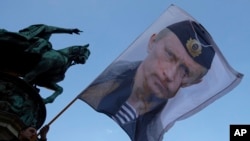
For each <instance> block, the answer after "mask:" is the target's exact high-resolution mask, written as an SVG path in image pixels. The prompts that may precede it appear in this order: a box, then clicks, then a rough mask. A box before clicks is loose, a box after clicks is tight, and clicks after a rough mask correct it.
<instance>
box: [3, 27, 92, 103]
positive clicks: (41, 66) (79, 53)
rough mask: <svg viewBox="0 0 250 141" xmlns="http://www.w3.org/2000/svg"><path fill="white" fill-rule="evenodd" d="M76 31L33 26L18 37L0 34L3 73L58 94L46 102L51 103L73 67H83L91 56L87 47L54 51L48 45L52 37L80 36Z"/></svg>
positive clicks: (16, 35) (78, 31)
mask: <svg viewBox="0 0 250 141" xmlns="http://www.w3.org/2000/svg"><path fill="white" fill-rule="evenodd" d="M80 32H82V31H80V30H79V29H77V28H74V29H64V28H60V27H54V26H48V25H44V24H36V25H31V26H29V27H27V28H24V29H22V30H20V31H19V32H18V33H16V32H10V31H7V30H5V29H1V30H0V70H1V71H2V72H7V73H10V74H12V75H16V76H18V77H22V78H23V79H24V80H25V81H26V82H28V83H30V84H32V85H33V86H36V85H37V86H41V87H46V88H49V89H52V90H54V91H55V92H54V93H53V94H52V95H51V96H49V97H47V98H45V99H44V103H45V104H47V103H52V102H53V101H54V99H55V98H56V97H57V96H58V95H59V94H61V93H62V92H63V88H62V87H61V86H59V85H58V84H57V83H58V82H59V81H62V80H63V79H64V74H65V72H66V71H67V69H68V68H69V67H70V66H72V65H74V64H84V63H85V61H86V60H87V59H88V57H89V55H90V51H89V49H88V46H89V45H88V44H87V45H83V46H78V45H77V46H71V47H66V48H64V49H60V50H55V49H53V48H52V44H51V43H50V42H49V38H50V36H51V35H52V34H53V33H69V34H73V33H75V34H79V33H80Z"/></svg>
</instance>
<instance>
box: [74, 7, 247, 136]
mask: <svg viewBox="0 0 250 141" xmlns="http://www.w3.org/2000/svg"><path fill="white" fill-rule="evenodd" d="M242 78H243V74H241V73H240V72H238V71H236V70H235V69H233V68H232V67H231V66H230V64H229V63H228V62H227V60H226V59H225V58H224V56H223V54H222V53H221V52H220V50H219V48H218V47H217V45H216V43H215V42H214V40H213V38H212V36H211V35H210V34H209V32H208V31H207V30H206V28H205V27H204V26H202V24H201V23H199V22H198V21H197V20H195V19H194V18H193V17H192V16H191V15H189V14H188V13H187V12H185V11H184V10H182V9H181V8H179V7H177V6H175V5H171V6H169V7H168V9H167V10H166V11H165V12H163V14H162V15H161V16H160V17H159V18H158V19H157V20H156V21H155V22H154V23H153V24H152V25H151V26H149V28H148V29H147V30H146V31H144V32H143V33H142V34H141V35H140V36H139V37H138V38H136V40H135V41H133V42H132V44H131V45H130V46H129V47H128V48H127V49H126V50H125V51H124V52H122V53H121V55H120V56H118V57H117V59H115V60H114V61H113V62H112V63H111V64H110V65H109V66H108V67H107V68H106V69H105V70H104V71H103V72H102V73H101V74H100V75H98V76H97V78H96V79H95V80H93V82H92V83H91V84H90V85H89V86H88V87H87V88H86V89H84V90H83V91H82V92H81V93H80V94H79V95H78V98H79V99H81V100H83V101H84V102H86V103H87V104H88V105H90V106H91V107H92V108H93V109H94V110H96V111H97V112H100V113H103V114H105V115H106V116H108V117H110V118H111V119H112V120H114V122H116V123H117V124H119V126H120V127H121V128H122V129H123V130H124V131H125V132H126V133H127V135H128V136H129V137H130V139H131V140H132V141H161V140H162V139H163V136H164V133H165V132H167V131H168V130H169V129H170V128H171V127H172V126H173V125H174V123H175V122H176V121H179V120H183V119H186V118H188V117H190V116H192V115H194V114H196V113H198V112H199V111H201V110H202V109H204V108H205V107H206V106H208V105H209V104H211V103H213V102H214V101H215V100H217V99H219V98H221V97H222V96H224V95H225V94H227V93H229V92H230V91H231V90H232V89H234V88H235V87H236V86H237V85H238V84H239V83H240V81H241V79H242ZM215 84H216V85H215Z"/></svg>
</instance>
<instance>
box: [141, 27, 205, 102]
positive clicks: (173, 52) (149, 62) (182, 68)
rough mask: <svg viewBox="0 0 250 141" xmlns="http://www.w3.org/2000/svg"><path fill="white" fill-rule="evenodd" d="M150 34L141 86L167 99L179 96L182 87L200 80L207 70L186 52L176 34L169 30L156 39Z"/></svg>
mask: <svg viewBox="0 0 250 141" xmlns="http://www.w3.org/2000/svg"><path fill="white" fill-rule="evenodd" d="M157 36H158V35H156V34H154V35H152V36H151V39H150V42H149V47H148V56H147V57H146V59H145V60H144V61H143V62H142V64H141V65H140V66H139V68H138V72H139V73H141V76H142V77H140V79H141V81H140V82H142V83H141V87H142V88H143V89H145V90H147V93H151V94H154V95H155V96H156V97H159V98H163V99H168V98H172V97H174V96H175V95H176V93H177V91H178V90H179V88H180V87H186V86H190V85H193V84H196V83H198V82H200V81H201V78H202V76H204V75H205V73H206V72H207V69H206V68H204V67H203V66H201V65H200V64H198V63H196V62H195V61H194V60H193V59H192V58H191V57H190V56H189V55H188V53H187V52H186V50H185V48H184V47H183V45H182V43H181V42H180V41H179V39H178V38H177V36H176V35H175V34H174V33H173V32H171V31H169V33H168V34H167V35H166V36H164V37H161V38H160V39H157Z"/></svg>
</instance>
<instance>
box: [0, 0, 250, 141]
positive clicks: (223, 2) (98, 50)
mask: <svg viewBox="0 0 250 141" xmlns="http://www.w3.org/2000/svg"><path fill="white" fill-rule="evenodd" d="M171 4H175V5H176V6H178V7H180V8H182V9H183V10H185V11H186V12H187V13H189V14H190V15H192V16H193V17H194V18H195V19H196V20H197V21H199V22H200V23H201V24H202V25H203V26H204V27H205V28H206V29H207V30H208V31H209V33H210V34H211V35H212V37H213V39H214V41H215V42H216V44H217V45H218V47H219V48H220V50H221V52H222V53H223V55H224V57H225V58H226V60H227V61H228V63H229V64H230V65H231V66H232V67H233V68H234V69H235V70H237V71H238V72H241V73H243V74H244V78H243V79H242V81H241V83H240V84H239V85H238V86H237V87H236V88H235V89H233V90H232V91H230V92H229V93H228V94H226V95H225V96H223V97H221V98H220V99H218V100H216V101H215V102H213V103H212V104H210V105H209V106H208V107H206V108H205V109H203V110H202V111H200V112H198V113H196V114H195V115H193V116H191V117H189V118H187V119H185V120H182V121H177V122H176V123H175V125H174V126H173V127H172V128H171V129H170V130H169V131H168V132H167V133H165V135H164V139H163V141H183V140H185V141H201V140H202V141H228V140H229V125H230V124H250V111H249V107H250V102H249V99H250V95H249V94H250V87H249V86H250V83H249V82H250V77H249V75H250V66H249V62H248V59H247V56H248V55H249V52H250V49H249V47H248V46H249V44H248V41H249V39H250V26H249V23H250V17H249V13H250V8H249V6H250V1H249V0H238V1H235V0H220V1H218V0H210V1H201V0H147V1H143V0H124V1H121V0H120V1H118V0H105V1H104V0H70V1H69V0H40V1H39V0H22V1H14V0H8V1H7V0H5V1H1V5H0V28H4V29H7V30H10V31H18V30H19V29H21V28H24V27H27V26H29V25H31V24H38V23H43V24H48V25H54V26H60V27H65V28H79V29H81V30H82V31H83V32H82V33H81V35H67V34H64V35H62V34H60V35H58V34H57V35H54V36H52V38H51V42H52V44H53V48H54V49H61V48H64V47H67V46H71V45H82V44H87V43H89V44H90V47H89V49H90V50H91V55H90V57H89V59H88V60H87V63H86V64H84V65H75V66H72V67H71V68H69V70H68V71H67V72H66V78H65V79H64V80H63V81H62V82H60V83H59V85H61V86H63V88H64V92H63V94H61V95H60V96H59V97H58V98H57V99H56V100H55V101H54V103H52V104H47V105H46V120H45V122H44V124H46V123H49V122H50V121H51V120H52V119H53V118H54V117H55V116H56V115H57V114H58V113H59V112H60V111H61V110H62V109H63V108H64V107H66V106H67V105H68V104H69V103H70V102H71V101H72V100H73V99H74V98H75V97H76V96H77V95H78V94H79V93H80V92H81V91H82V90H84V89H85V88H86V87H87V86H88V85H89V84H90V83H91V82H92V81H93V80H94V79H95V78H96V77H97V76H98V75H99V74H100V73H101V72H102V71H103V70H104V69H105V68H106V67H107V66H108V65H109V64H110V63H111V62H112V61H113V60H114V59H116V58H117V57H118V56H119V55H120V54H121V53H122V52H123V51H124V50H125V49H126V48H127V47H128V46H129V45H130V44H131V43H132V42H133V41H134V40H135V39H136V38H137V37H138V36H139V35H140V34H141V33H143V32H144V31H145V30H146V29H147V28H148V27H149V26H150V25H151V24H152V23H153V22H154V21H155V20H156V19H157V18H158V17H159V16H160V15H161V14H162V13H163V12H164V11H165V10H166V9H167V8H168V7H169V6H170V5H171ZM215 85H216V84H215ZM41 89H42V88H41ZM51 93H52V91H49V90H46V89H42V90H41V96H42V97H46V96H49V95H50V94H51ZM48 140H49V141H56V140H60V141H68V140H77V141H117V140H119V141H129V140H130V139H129V137H128V136H127V135H126V134H125V132H124V131H123V130H122V129H121V128H120V127H119V126H118V125H117V124H116V123H115V122H114V121H113V120H111V119H110V118H108V117H107V116H106V115H104V114H101V113H98V112H96V111H94V110H93V109H92V108H91V107H90V106H89V105H87V104H86V103H84V102H83V101H81V100H77V101H75V102H74V103H73V104H72V105H71V106H70V107H69V108H68V109H67V110H66V111H65V112H64V113H63V114H62V115H60V116H59V117H58V118H57V119H56V120H55V121H54V122H53V123H52V124H51V126H50V131H49V133H48Z"/></svg>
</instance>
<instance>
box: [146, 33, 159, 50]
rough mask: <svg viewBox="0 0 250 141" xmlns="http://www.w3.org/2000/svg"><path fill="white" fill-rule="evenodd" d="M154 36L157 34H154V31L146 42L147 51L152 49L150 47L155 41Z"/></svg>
mask: <svg viewBox="0 0 250 141" xmlns="http://www.w3.org/2000/svg"><path fill="white" fill-rule="evenodd" d="M156 36H157V34H155V33H154V34H152V35H151V37H150V39H149V43H148V52H150V51H151V50H152V48H153V46H154V45H153V44H154V42H155V39H156Z"/></svg>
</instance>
